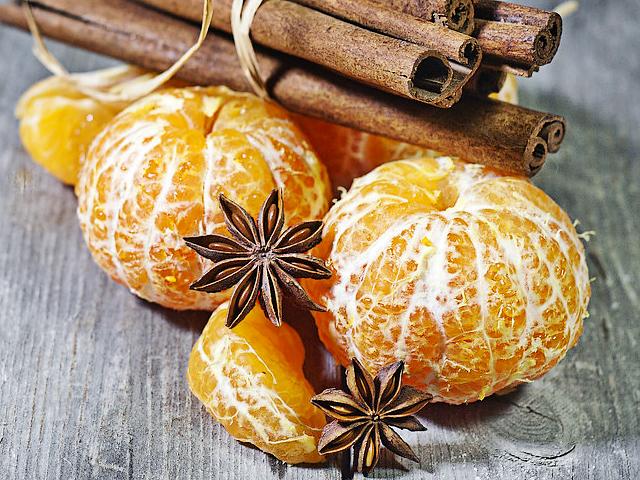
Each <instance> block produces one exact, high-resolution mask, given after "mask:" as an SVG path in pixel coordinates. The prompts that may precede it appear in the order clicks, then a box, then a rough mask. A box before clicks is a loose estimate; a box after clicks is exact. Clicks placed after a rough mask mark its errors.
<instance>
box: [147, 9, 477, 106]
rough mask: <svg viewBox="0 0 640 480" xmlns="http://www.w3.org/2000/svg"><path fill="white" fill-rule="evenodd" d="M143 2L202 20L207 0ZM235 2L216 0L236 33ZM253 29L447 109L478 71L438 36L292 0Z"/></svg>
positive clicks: (281, 46) (260, 14)
mask: <svg viewBox="0 0 640 480" xmlns="http://www.w3.org/2000/svg"><path fill="white" fill-rule="evenodd" d="M141 2H142V3H145V4H148V5H151V6H153V7H156V8H158V9H160V10H163V11H166V12H170V13H172V14H175V15H178V16H180V17H183V18H187V19H190V20H193V21H197V22H200V20H201V16H202V0H182V1H179V0H141ZM231 5H232V0H216V3H215V8H214V14H213V21H212V24H213V26H214V27H215V28H219V29H221V30H224V31H226V32H231V22H230V13H231ZM251 34H252V38H253V40H254V41H256V42H257V43H259V44H261V45H264V46H266V47H269V48H273V49H274V50H278V51H280V52H284V53H288V54H290V55H294V56H296V57H300V58H303V59H305V60H309V61H310V62H313V63H316V64H318V65H322V66H324V67H327V68H331V69H332V70H335V71H337V72H338V73H341V74H343V75H345V76H347V77H349V78H353V79H355V80H358V81H361V82H363V83H367V84H369V85H373V86H375V87H377V88H380V89H382V90H386V91H389V92H392V93H396V94H399V95H402V96H405V97H408V98H413V99H416V100H420V101H422V102H425V103H429V104H431V105H437V106H442V107H445V108H446V107H449V106H450V105H451V104H452V102H451V100H450V99H451V98H452V97H454V94H455V92H456V91H458V90H460V89H462V87H463V86H464V84H465V83H466V82H467V81H468V80H469V78H470V77H471V75H472V73H473V72H472V71H471V70H470V69H468V68H466V69H461V68H458V67H457V66H454V65H451V62H450V61H449V60H448V59H447V58H446V57H445V55H443V53H442V49H441V48H440V47H439V46H438V45H437V42H435V41H433V42H432V43H431V44H430V46H428V47H424V46H420V45H417V44H415V43H411V42H405V41H403V40H400V39H398V38H393V37H390V36H387V35H381V34H378V33H376V32H373V31H371V30H367V29H364V28H362V27H360V26H358V25H354V24H352V23H349V22H345V21H342V20H339V19H337V18H334V17H332V16H330V15H327V14H325V13H322V12H320V11H318V10H314V9H312V8H308V7H306V6H303V5H300V4H297V3H293V2H291V1H288V0H269V1H268V2H265V3H264V4H263V5H262V6H261V7H260V8H259V9H258V11H257V13H256V16H255V19H254V21H253V25H252V28H251ZM454 67H455V68H454ZM474 67H476V68H477V64H476V65H474Z"/></svg>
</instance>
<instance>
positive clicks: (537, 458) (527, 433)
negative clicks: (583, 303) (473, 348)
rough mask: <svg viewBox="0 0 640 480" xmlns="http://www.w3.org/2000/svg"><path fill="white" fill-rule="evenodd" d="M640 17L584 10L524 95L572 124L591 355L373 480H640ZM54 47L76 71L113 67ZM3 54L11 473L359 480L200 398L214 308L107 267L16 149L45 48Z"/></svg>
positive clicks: (1, 279) (424, 440)
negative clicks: (202, 347)
mask: <svg viewBox="0 0 640 480" xmlns="http://www.w3.org/2000/svg"><path fill="white" fill-rule="evenodd" d="M536 4H537V5H542V6H545V7H552V6H553V4H552V3H550V2H543V1H540V2H536ZM639 19H640V2H638V1H637V0H616V1H615V2H612V1H605V0H583V1H582V2H581V9H580V11H579V12H578V13H576V14H575V15H574V16H573V17H571V18H570V19H568V20H567V21H566V22H565V34H564V38H563V43H562V46H561V49H560V52H559V54H558V56H557V59H556V61H555V62H554V64H553V65H551V66H549V67H545V68H543V70H542V72H540V73H539V74H538V75H537V76H536V77H535V78H534V79H532V80H530V81H527V82H524V85H523V84H522V83H521V85H523V87H524V88H523V92H522V95H521V100H522V103H523V104H524V105H527V106H531V107H533V108H539V109H548V110H552V111H554V112H557V113H561V114H564V115H566V116H567V118H568V121H569V133H568V137H567V139H566V141H565V144H564V146H563V149H562V151H561V153H560V154H558V155H555V156H553V157H551V158H550V161H549V163H548V164H547V166H546V168H545V169H544V171H543V172H542V173H541V174H540V175H539V176H538V177H537V178H536V180H535V181H536V183H537V184H538V185H539V186H541V187H542V188H544V189H545V190H546V191H547V192H548V193H549V194H550V195H551V196H552V197H553V198H555V199H556V200H557V201H558V203H560V205H562V206H563V207H564V208H565V209H566V210H567V211H568V212H569V214H570V215H571V216H572V217H573V218H576V219H578V220H580V228H581V229H582V230H595V231H596V232H597V234H596V236H595V237H593V238H592V240H591V241H590V242H589V244H588V247H587V249H588V260H589V268H590V272H591V276H593V277H594V278H595V280H594V282H593V298H592V301H591V306H590V313H591V317H590V318H589V319H588V320H587V321H586V323H585V332H584V335H583V337H582V339H581V341H580V343H579V344H578V346H577V348H575V349H574V350H573V351H571V352H570V353H569V355H568V357H567V359H566V360H564V361H563V362H562V363H561V364H560V365H559V366H558V367H557V368H556V369H554V370H553V371H552V372H551V373H549V374H548V375H547V376H546V377H544V378H543V379H541V380H539V381H536V382H534V383H533V384H530V385H527V386H525V387H522V388H520V389H519V390H518V391H516V392H515V393H513V394H511V395H508V396H505V397H501V398H497V397H491V398H488V399H486V400H485V401H483V402H480V403H476V404H472V405H468V406H459V407H453V406H446V405H434V406H431V407H429V408H428V409H426V411H425V413H424V421H425V423H426V424H427V426H428V427H429V430H428V431H427V432H424V433H420V434H411V435H408V436H407V438H408V440H409V441H410V443H411V444H412V445H414V448H415V450H416V452H417V454H418V456H419V457H420V465H415V464H412V463H411V462H408V461H404V460H401V461H396V460H394V459H392V458H391V457H389V456H384V457H383V459H382V463H381V465H380V467H379V468H378V469H377V470H376V472H375V474H374V475H372V476H373V477H374V478H398V479H400V478H402V479H465V480H476V479H492V480H495V479H532V478H537V479H569V478H571V479H574V478H575V479H579V480H583V479H584V480H586V479H618V478H620V479H632V480H635V479H638V478H640V428H639V414H638V411H639V404H640V375H639V374H638V369H639V367H640V354H639V353H638V352H639V351H640V345H639V342H640V336H639V333H640V318H639V315H638V314H639V312H640V240H639V239H640V214H639V212H640V139H639V138H638V128H639V127H638V126H639V125H640V80H639V78H640V55H639V54H638V52H640V20H639ZM54 52H55V53H56V54H58V55H59V56H60V58H61V59H62V60H63V61H64V63H66V64H67V65H68V66H69V67H70V68H71V69H72V70H76V71H78V70H88V69H93V68H96V67H98V66H103V65H107V64H110V63H112V62H110V61H107V60H105V59H103V58H99V57H97V56H94V55H91V54H88V53H85V52H81V51H79V50H74V49H71V48H68V47H64V46H60V45H56V46H55V47H54ZM0 59H1V62H2V64H1V65H2V67H1V70H0V478H2V479H29V480H33V479H44V478H47V479H85V478H100V479H125V478H129V479H133V478H140V479H142V478H144V479H161V478H166V479H218V478H219V479H245V478H251V479H253V480H263V479H300V480H302V479H325V478H328V479H339V478H343V474H342V473H341V469H340V465H339V464H338V462H335V461H334V463H331V464H329V465H328V466H324V467H320V468H318V467H292V466H287V465H285V464H283V463H281V462H279V461H277V460H276V459H274V458H272V457H269V456H267V455H265V454H263V453H262V452H260V451H258V450H256V449H253V448H250V447H247V446H244V445H240V444H239V443H237V442H236V441H234V440H233V439H231V438H230V437H229V436H228V435H227V433H226V432H225V430H224V429H223V428H221V427H220V426H218V425H216V424H215V423H214V422H213V421H212V420H211V418H210V417H209V416H208V415H207V414H206V413H205V411H204V409H203V408H202V407H201V405H200V403H199V402H198V401H197V400H196V399H195V398H194V397H192V396H191V394H190V393H189V391H188V389H187V385H186V380H185V369H186V364H187V359H188V355H189V351H190V349H191V346H192V345H193V343H194V342H195V340H196V338H197V336H198V334H199V331H200V330H201V329H202V327H203V326H204V324H205V322H206V319H207V314H206V313H177V312H173V311H169V310H165V309H162V308H159V307H156V306H153V305H150V304H147V303H144V302H142V301H140V300H138V299H136V298H135V297H134V296H132V295H130V294H129V293H128V292H127V290H126V289H125V288H123V287H120V286H118V285H116V284H114V283H113V282H111V281H109V280H108V279H107V276H106V275H105V274H104V273H102V272H101V271H100V270H99V269H98V267H97V266H96V265H95V264H94V263H93V262H92V260H91V257H90V255H89V253H88V252H87V250H86V248H85V247H84V244H83V240H82V236H81V234H80V229H79V228H78V222H77V220H76V213H75V209H76V200H75V198H74V194H73V191H72V190H71V189H70V188H66V187H64V186H62V185H61V184H60V183H58V182H57V181H56V180H55V179H53V178H52V177H50V176H49V175H47V174H46V173H45V172H44V171H43V170H42V169H41V168H39V167H38V166H36V165H35V164H33V163H32V162H31V160H30V159H29V157H28V156H27V154H26V153H25V152H24V150H23V149H22V147H21V145H20V141H19V139H18V129H17V122H16V120H15V119H14V116H13V109H14V106H15V104H16V101H17V99H18V96H19V95H20V93H21V92H22V91H24V90H25V89H26V88H27V87H28V86H29V85H31V84H32V83H33V82H35V81H36V80H39V79H40V78H43V77H44V76H45V75H46V73H45V71H44V69H43V68H42V67H41V66H39V64H38V63H37V61H36V60H35V59H34V58H33V57H32V56H31V53H30V40H29V38H28V37H27V35H25V34H24V33H19V32H16V31H13V30H10V29H8V28H5V27H0ZM296 325H297V326H298V327H299V328H301V329H302V330H303V334H304V335H305V336H306V337H307V339H310V340H313V337H314V332H313V330H309V329H304V325H305V322H304V321H303V320H302V319H300V320H299V321H298V322H296ZM318 355H321V352H320V351H319V350H318V348H317V347H315V350H314V348H313V347H312V351H311V352H310V355H309V356H310V357H312V359H315V360H316V361H317V357H318ZM310 361H312V360H310Z"/></svg>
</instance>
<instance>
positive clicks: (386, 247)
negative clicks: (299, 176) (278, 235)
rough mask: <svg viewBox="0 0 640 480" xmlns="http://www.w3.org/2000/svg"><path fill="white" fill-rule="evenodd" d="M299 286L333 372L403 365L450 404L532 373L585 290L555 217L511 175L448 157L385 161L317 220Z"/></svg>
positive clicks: (579, 263)
mask: <svg viewBox="0 0 640 480" xmlns="http://www.w3.org/2000/svg"><path fill="white" fill-rule="evenodd" d="M315 253H316V254H317V255H319V256H322V257H324V258H327V259H328V260H329V262H330V263H331V265H332V268H333V269H334V270H335V275H334V278H333V279H330V280H328V281H324V282H313V283H311V282H309V283H308V288H309V289H312V290H313V291H314V293H315V295H316V297H317V298H318V299H319V300H321V301H323V302H325V304H327V305H328V307H329V312H327V313H314V315H315V318H316V321H317V324H318V328H319V331H320V336H321V338H322V340H323V342H324V343H325V344H326V345H327V347H328V348H329V350H330V351H331V352H332V353H333V354H334V356H335V357H336V358H337V359H338V360H339V361H340V362H341V363H343V364H345V365H346V364H347V363H348V360H349V358H351V357H354V356H355V357H357V358H358V359H360V360H362V361H363V362H364V363H365V364H366V365H367V366H368V367H369V368H371V369H372V370H373V371H376V370H377V369H379V368H381V367H382V366H384V365H386V364H388V363H391V362H393V361H396V360H399V359H401V360H405V362H406V363H407V381H408V382H409V383H411V384H414V385H417V386H419V387H422V388H425V389H426V390H428V391H429V392H430V393H432V394H433V395H434V396H435V398H436V400H439V401H445V402H450V403H463V402H470V401H475V400H478V399H482V398H484V397H485V396H487V395H490V394H492V393H494V392H497V391H500V390H502V389H505V388H509V387H512V386H514V385H517V384H518V383H521V382H528V381H531V380H533V379H534V378H537V377H539V376H540V375H543V374H544V373H546V372H547V371H548V370H549V369H550V368H551V367H552V366H554V365H555V364H556V363H557V362H558V361H559V360H560V359H561V358H562V357H564V355H565V354H566V352H567V350H568V349H569V348H571V347H572V346H573V345H575V343H576V342H577V340H578V338H579V336H580V333H581V331H582V321H583V318H585V317H586V316H587V304H588V300H589V296H590V287H589V277H588V272H587V268H586V263H585V258H584V249H583V247H582V244H581V242H580V240H579V238H578V236H577V233H576V231H575V228H574V227H573V225H572V223H571V221H570V220H569V218H568V217H567V215H566V214H565V213H564V212H563V211H562V210H561V209H560V207H558V206H557V205H556V204H555V203H554V202H553V201H552V200H551V199H550V198H549V197H548V196H547V195H545V194H544V192H542V191H541V190H539V189H538V188H536V187H535V186H533V185H532V184H531V183H530V182H529V181H528V180H526V179H524V178H515V177H506V176H502V175H501V174H499V173H497V172H492V171H491V170H488V169H483V168H481V167H479V166H475V165H467V164H464V163H462V162H456V161H452V160H451V159H449V158H446V157H442V158H439V159H436V158H429V157H427V158H423V159H417V160H410V161H400V162H392V163H389V164H385V165H383V166H381V167H379V168H378V169H376V170H374V171H373V172H372V173H370V174H369V175H367V176H365V177H363V178H360V179H358V180H356V182H354V186H353V187H352V188H351V190H350V191H349V192H348V194H346V195H345V196H344V197H343V198H342V199H341V201H340V202H338V203H337V204H336V205H335V206H334V207H333V208H332V209H331V210H330V212H329V214H328V215H327V217H326V226H325V237H324V240H323V243H322V244H321V245H320V246H319V247H317V249H316V252H315Z"/></svg>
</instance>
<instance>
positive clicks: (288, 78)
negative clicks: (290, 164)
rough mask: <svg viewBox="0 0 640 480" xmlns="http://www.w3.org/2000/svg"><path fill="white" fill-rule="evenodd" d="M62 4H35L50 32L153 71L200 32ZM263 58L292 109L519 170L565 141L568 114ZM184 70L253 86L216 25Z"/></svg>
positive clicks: (112, 9) (126, 6) (151, 16)
mask: <svg viewBox="0 0 640 480" xmlns="http://www.w3.org/2000/svg"><path fill="white" fill-rule="evenodd" d="M60 3H61V2H59V3H58V4H60ZM62 3H65V8H64V9H63V10H60V9H59V8H55V7H51V6H50V5H49V6H47V8H46V9H44V8H42V5H41V4H40V3H34V15H35V18H36V20H37V22H38V24H39V26H40V28H41V30H42V32H43V33H44V34H46V35H49V36H51V37H53V38H56V39H58V40H62V41H65V42H68V43H71V44H73V45H77V46H80V47H84V48H87V49H89V50H92V51H95V52H98V53H102V54H106V55H111V56H114V57H116V58H120V59H122V60H125V61H128V62H130V63H134V64H137V65H140V66H142V67H145V68H150V69H155V70H162V69H165V68H167V67H168V66H169V65H171V64H172V63H173V62H174V61H175V60H176V59H177V58H179V57H180V56H181V55H182V53H183V51H185V50H186V49H187V48H188V47H190V46H191V44H192V42H193V39H194V38H195V37H196V35H197V28H196V27H194V26H193V25H190V24H188V23H185V22H183V21H180V20H177V19H173V18H170V17H168V16H166V15H162V14H160V13H158V12H155V11H152V10H149V9H147V8H144V7H142V6H140V5H137V4H133V3H129V2H127V1H125V0H110V1H109V2H102V1H100V0H85V1H83V2H76V1H73V0H65V2H62ZM0 21H2V22H5V23H9V24H13V25H16V26H19V27H21V28H26V22H25V20H24V18H23V13H22V10H21V9H20V8H19V7H16V6H14V5H0ZM258 60H259V65H260V70H261V72H262V74H263V76H264V78H265V79H266V83H267V86H268V88H269V90H270V92H271V95H272V96H273V98H274V99H275V100H276V101H277V102H279V103H280V104H282V105H283V106H284V107H285V108H288V109H289V110H292V111H294V112H299V113H303V114H306V115H310V116H315V117H317V118H322V119H324V120H327V121H332V122H335V123H339V124H342V125H345V126H349V127H353V128H358V129H361V130H365V131H368V132H371V133H374V134H379V135H384V136H388V137H391V138H395V139H397V140H401V141H405V142H408V143H413V144H416V145H421V146H424V147H426V148H430V149H433V150H438V151H441V152H444V153H447V154H451V155H455V156H459V157H461V158H462V159H464V160H468V161H472V162H476V163H482V164H485V165H489V166H492V167H496V168H500V169H502V170H505V171H509V172H512V173H516V174H524V175H533V174H535V173H536V172H537V171H539V170H540V168H541V167H542V165H543V164H544V161H545V158H546V154H547V148H548V147H547V139H550V140H553V141H554V142H555V143H554V145H556V146H558V145H559V143H560V142H561V141H562V136H563V132H564V119H563V118H562V117H559V116H556V115H551V114H546V113H541V112H536V111H533V110H529V109H526V108H522V107H517V106H514V105H510V104H506V103H502V102H497V101H490V100H486V99H474V98H465V99H463V100H462V101H461V102H460V103H458V104H457V105H455V106H454V107H452V108H450V109H447V110H442V109H436V108H432V107H428V106H425V105H423V104H420V103H419V102H415V101H410V100H407V99H403V98H401V97H398V96H394V95H390V94H384V93H381V92H380V91H378V90H375V89H373V88H370V87H367V86H365V85H362V84H359V83H357V82H354V81H352V80H349V79H346V78H344V77H341V76H338V75H336V74H334V73H331V72H329V71H327V70H324V69H322V68H319V67H317V66H316V65H313V64H310V63H308V62H304V61H300V60H294V59H291V58H290V57H287V56H283V55H279V54H276V53H273V52H269V51H262V52H261V51H258ZM179 76H180V77H181V78H183V79H184V80H187V81H190V82H192V83H196V84H202V85H206V84H224V85H227V86H229V87H231V88H233V89H235V90H244V91H246V90H248V89H249V88H250V87H249V85H248V83H247V82H246V80H245V79H244V77H243V74H242V70H241V68H240V65H239V63H238V60H237V58H236V53H235V48H234V45H233V43H232V42H231V41H230V40H229V39H228V37H226V36H224V35H220V34H215V33H213V32H212V33H211V35H210V36H209V37H208V38H207V40H206V41H205V43H204V45H203V47H202V48H201V49H200V50H199V51H198V52H197V53H196V54H195V55H194V56H193V57H192V58H191V59H190V61H189V62H187V64H186V65H185V66H184V67H183V69H182V70H181V71H180V75H179ZM550 136H552V138H551V137H550Z"/></svg>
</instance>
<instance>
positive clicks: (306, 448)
mask: <svg viewBox="0 0 640 480" xmlns="http://www.w3.org/2000/svg"><path fill="white" fill-rule="evenodd" d="M227 310H228V304H223V305H221V306H220V307H219V308H218V309H217V310H216V311H215V312H214V313H213V315H211V319H210V320H209V323H208V324H207V326H206V328H205V329H204V332H202V335H201V336H200V338H199V339H198V341H197V342H196V344H195V346H194V347H193V351H192V352H191V357H190V359H189V370H188V373H187V377H188V380H189V386H190V388H191V391H192V392H193V394H194V395H195V396H196V397H198V399H200V401H201V402H202V403H203V404H204V405H205V407H206V408H207V410H208V411H209V413H211V415H213V417H214V418H215V419H216V420H217V421H218V422H220V423H221V424H222V425H223V426H224V428H225V429H226V430H227V431H228V432H229V434H231V435H232V436H233V437H234V438H236V439H237V440H239V441H241V442H249V443H252V444H254V445H256V446H257V447H258V448H260V449H261V450H264V451H265V452H268V453H271V454H272V455H274V456H275V457H277V458H279V459H280V460H282V461H284V462H287V463H316V462H321V461H324V458H323V457H322V456H321V455H319V454H318V452H317V442H318V438H319V436H320V433H321V431H322V427H323V426H324V424H325V418H324V415H323V414H322V412H321V411H320V410H318V409H317V408H316V407H315V406H313V405H312V404H311V401H310V400H311V397H312V396H313V395H314V391H313V388H312V387H311V385H310V384H309V382H307V380H306V379H305V378H304V375H303V373H302V364H303V361H304V346H303V344H302V341H301V339H300V337H299V336H298V334H297V333H296V332H295V330H294V329H293V328H291V327H290V326H289V325H287V324H283V325H282V326H281V327H279V328H278V327H275V326H274V325H273V324H271V322H269V321H268V320H267V318H266V317H265V316H264V314H263V313H262V310H261V309H260V308H259V307H256V308H254V309H253V310H252V311H251V312H250V313H249V315H248V316H247V317H246V318H245V319H244V320H243V321H242V322H241V323H240V324H238V325H237V326H236V327H234V328H233V330H230V329H228V328H227V327H225V321H226V316H227Z"/></svg>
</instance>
